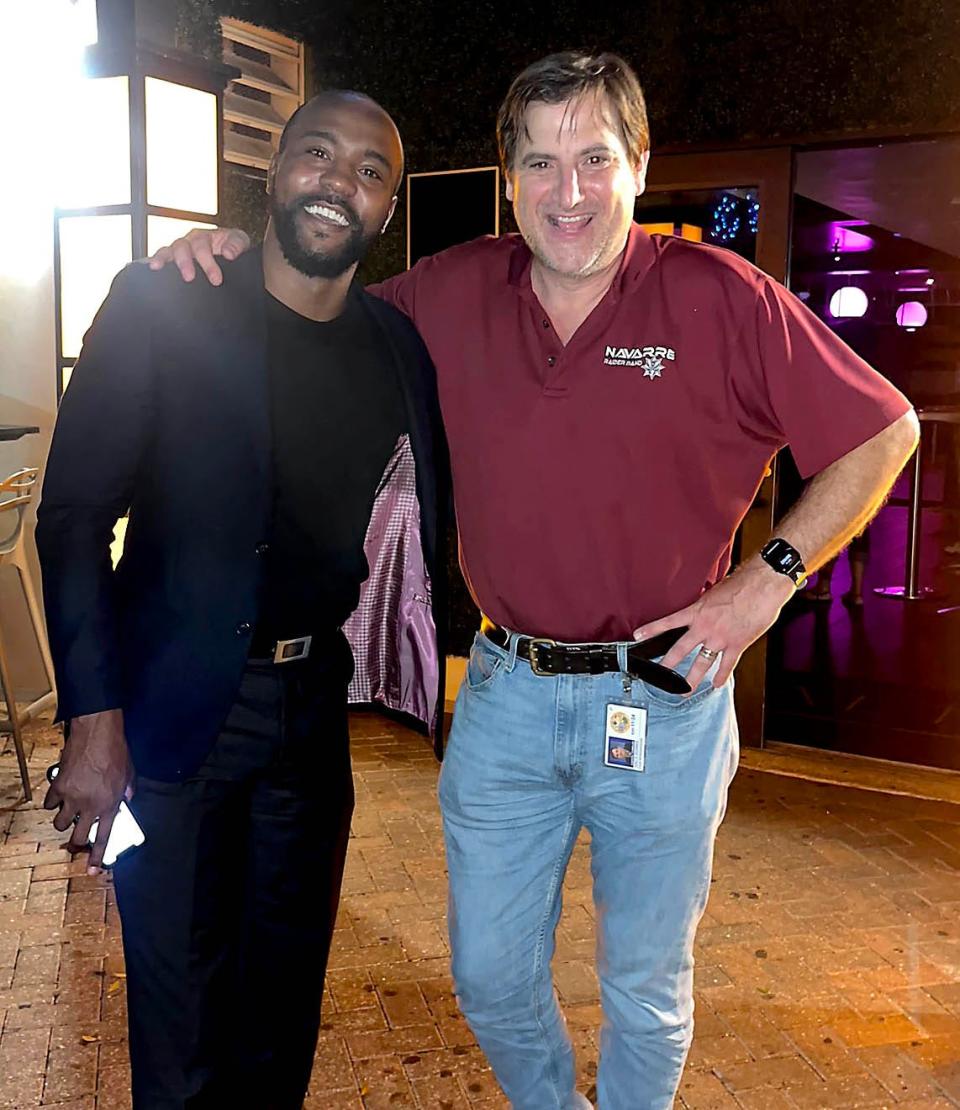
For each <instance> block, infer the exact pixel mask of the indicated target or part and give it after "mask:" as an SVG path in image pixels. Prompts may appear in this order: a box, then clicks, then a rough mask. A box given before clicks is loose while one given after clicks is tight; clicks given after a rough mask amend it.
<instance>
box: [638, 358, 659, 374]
mask: <svg viewBox="0 0 960 1110" xmlns="http://www.w3.org/2000/svg"><path fill="white" fill-rule="evenodd" d="M640 365H641V366H642V367H643V376H644V377H645V378H651V379H653V378H660V377H662V376H663V360H662V359H659V358H657V356H656V355H647V357H646V358H645V359H644V360H643V362H641V363H640Z"/></svg>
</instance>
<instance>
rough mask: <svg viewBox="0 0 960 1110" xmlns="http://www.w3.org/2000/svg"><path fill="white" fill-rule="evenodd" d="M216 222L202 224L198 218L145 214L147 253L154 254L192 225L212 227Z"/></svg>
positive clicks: (184, 233)
mask: <svg viewBox="0 0 960 1110" xmlns="http://www.w3.org/2000/svg"><path fill="white" fill-rule="evenodd" d="M216 226H217V225H216V224H202V223H200V222H199V220H178V219H175V218H174V217H173V216H147V254H155V253H156V252H157V251H158V250H159V249H160V248H161V247H166V246H168V245H169V244H170V243H172V242H173V241H174V239H179V238H180V236H181V235H186V233H187V232H188V231H189V230H190V229H191V228H192V227H203V228H214V227H216Z"/></svg>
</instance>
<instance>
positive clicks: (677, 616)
mask: <svg viewBox="0 0 960 1110" xmlns="http://www.w3.org/2000/svg"><path fill="white" fill-rule="evenodd" d="M691 618H692V610H691V608H690V607H687V608H686V609H680V610H678V611H677V612H676V613H669V614H668V615H667V616H665V617H658V618H657V619H656V620H655V621H650V623H649V624H641V625H640V627H639V628H635V629H634V630H633V638H634V639H635V640H637V641H638V642H639V641H640V640H650V639H652V638H653V637H654V636H659V635H660V633H661V632H668V631H669V630H670V629H671V628H683V626H684V625H685V624H689V623H690V621H691Z"/></svg>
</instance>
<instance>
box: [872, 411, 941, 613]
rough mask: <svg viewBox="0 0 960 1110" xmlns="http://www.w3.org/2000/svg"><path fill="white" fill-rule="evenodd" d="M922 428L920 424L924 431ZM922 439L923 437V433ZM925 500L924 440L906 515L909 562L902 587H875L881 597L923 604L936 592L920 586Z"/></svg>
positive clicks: (914, 468)
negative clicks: (921, 532) (921, 601)
mask: <svg viewBox="0 0 960 1110" xmlns="http://www.w3.org/2000/svg"><path fill="white" fill-rule="evenodd" d="M922 428H923V425H922V424H921V429H922ZM921 435H922V433H921ZM922 496H923V439H922V438H921V440H920V442H919V443H918V444H917V449H916V451H914V453H913V459H912V461H911V466H910V509H909V511H908V513H907V560H906V565H905V569H904V581H903V585H902V586H875V587H874V590H873V592H874V593H875V594H878V595H879V596H880V597H897V598H900V599H901V600H903V601H920V600H922V599H923V598H925V597H930V596H931V594H932V593H933V588H932V587H930V586H921V585H919V582H918V578H919V575H920V501H921V498H922Z"/></svg>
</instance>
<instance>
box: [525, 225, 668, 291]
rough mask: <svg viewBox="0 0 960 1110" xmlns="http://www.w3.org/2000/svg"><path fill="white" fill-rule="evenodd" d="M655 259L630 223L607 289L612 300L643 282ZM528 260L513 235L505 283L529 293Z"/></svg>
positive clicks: (645, 236)
mask: <svg viewBox="0 0 960 1110" xmlns="http://www.w3.org/2000/svg"><path fill="white" fill-rule="evenodd" d="M655 256H656V250H655V248H654V245H653V240H652V239H651V238H650V236H649V235H648V234H647V233H646V232H645V231H644V230H643V228H641V227H640V225H639V224H636V223H634V224H631V225H630V232H629V234H628V235H627V245H626V247H625V248H624V251H623V254H622V255H621V256H620V266H619V268H618V270H617V274H616V277H615V278H614V279H613V282H612V283H611V285H610V290H612V292H613V294H614V296H615V297H616V298H618V299H619V297H620V296H621V295H622V294H623V293H624V292H627V291H629V290H630V289H631V288H633V287H634V286H637V285H639V284H640V283H641V282H642V281H643V279H644V278H645V277H646V276H647V273H648V272H649V270H650V267H651V266H652V265H653V263H654V259H655ZM532 261H533V255H532V254H531V252H530V248H529V247H528V246H527V244H526V243H525V242H524V241H523V236H522V235H517V236H516V243H515V244H514V248H513V253H512V254H511V256H510V267H509V270H508V273H507V280H508V282H509V283H510V285H513V286H516V287H517V288H518V289H520V290H521V292H526V293H531V292H532V287H531V284H530V266H531V263H532Z"/></svg>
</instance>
